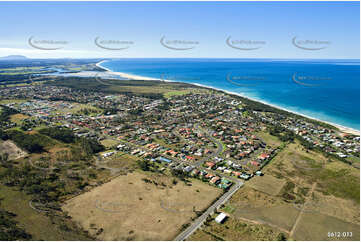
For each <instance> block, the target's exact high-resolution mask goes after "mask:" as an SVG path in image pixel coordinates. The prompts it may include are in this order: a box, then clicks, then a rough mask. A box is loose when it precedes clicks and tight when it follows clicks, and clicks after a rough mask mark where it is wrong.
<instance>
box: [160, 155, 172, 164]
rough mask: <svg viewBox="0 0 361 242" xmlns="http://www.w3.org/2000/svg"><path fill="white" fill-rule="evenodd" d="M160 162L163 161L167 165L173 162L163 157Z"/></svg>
mask: <svg viewBox="0 0 361 242" xmlns="http://www.w3.org/2000/svg"><path fill="white" fill-rule="evenodd" d="M158 160H160V161H163V162H166V163H171V162H172V161H171V160H169V159H167V158H164V157H162V156H161V157H159V158H158Z"/></svg>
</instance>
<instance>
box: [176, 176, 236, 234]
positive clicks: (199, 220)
mask: <svg viewBox="0 0 361 242" xmlns="http://www.w3.org/2000/svg"><path fill="white" fill-rule="evenodd" d="M242 186H243V183H242V182H240V181H238V182H237V183H235V184H234V185H233V186H232V187H231V188H230V189H229V191H228V192H226V193H225V194H223V196H222V197H220V198H219V199H218V200H217V201H216V202H215V203H214V204H212V206H210V207H209V208H208V209H207V211H206V212H204V213H203V214H202V215H201V216H199V217H198V218H197V219H196V220H194V222H193V224H191V225H190V226H189V227H188V228H187V229H186V230H184V231H183V232H181V233H180V234H179V235H178V236H177V237H176V238H175V239H174V240H175V241H183V240H186V239H187V238H188V237H189V236H190V235H191V234H192V233H193V232H195V231H196V230H197V229H198V228H199V227H201V226H202V224H203V223H204V222H205V221H206V219H207V217H208V216H209V215H212V214H213V213H214V210H215V209H217V208H219V207H220V206H221V205H222V204H224V203H225V202H227V201H228V199H230V198H231V196H232V195H233V194H234V193H235V192H236V191H237V190H238V189H240V188H241V187H242Z"/></svg>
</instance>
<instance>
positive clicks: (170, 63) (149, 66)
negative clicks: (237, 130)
mask: <svg viewBox="0 0 361 242" xmlns="http://www.w3.org/2000/svg"><path fill="white" fill-rule="evenodd" d="M100 65H101V66H102V67H105V68H107V69H109V70H111V71H114V72H123V73H127V74H133V75H139V76H144V77H152V78H159V79H164V80H171V81H179V82H186V83H194V84H200V85H205V86H208V87H213V88H217V89H221V90H224V91H228V92H233V93H237V94H240V95H242V96H244V97H249V98H251V99H255V100H258V101H262V102H265V103H268V104H271V105H275V106H278V107H281V108H284V109H287V110H289V111H292V112H297V113H299V114H303V115H305V116H309V117H312V118H316V119H319V120H323V121H326V122H329V123H334V124H338V125H342V126H345V127H348V128H352V129H355V130H360V61H359V60H280V59H278V60H277V59H117V60H109V61H105V62H102V63H101V64H100Z"/></svg>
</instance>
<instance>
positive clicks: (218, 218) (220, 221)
mask: <svg viewBox="0 0 361 242" xmlns="http://www.w3.org/2000/svg"><path fill="white" fill-rule="evenodd" d="M225 218H227V214H225V213H221V214H220V215H218V216H217V217H216V218H215V219H214V220H215V221H216V222H217V223H219V224H221V223H222V222H223V221H224V220H225Z"/></svg>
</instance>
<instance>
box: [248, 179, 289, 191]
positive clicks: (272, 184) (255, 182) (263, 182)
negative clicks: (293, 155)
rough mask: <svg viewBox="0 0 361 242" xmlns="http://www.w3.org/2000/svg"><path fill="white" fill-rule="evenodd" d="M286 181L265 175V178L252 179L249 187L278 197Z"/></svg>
mask: <svg viewBox="0 0 361 242" xmlns="http://www.w3.org/2000/svg"><path fill="white" fill-rule="evenodd" d="M285 183H286V181H285V180H284V179H277V178H275V177H274V176H271V175H269V174H265V175H264V176H256V177H254V178H253V179H251V180H250V181H249V182H248V183H247V185H248V186H250V187H252V188H254V189H256V190H258V191H261V192H264V193H267V194H269V195H274V196H275V195H277V194H278V193H279V192H280V191H281V189H282V187H283V186H284V184H285Z"/></svg>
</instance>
